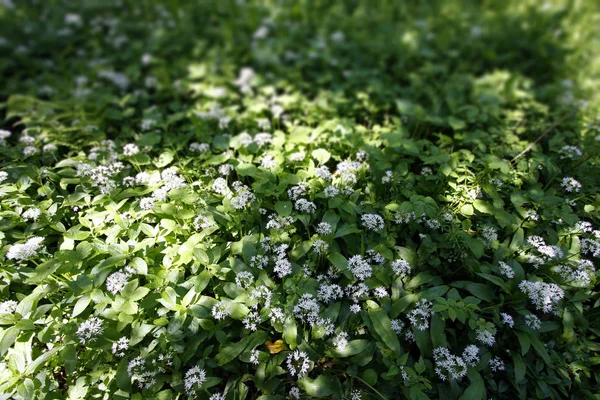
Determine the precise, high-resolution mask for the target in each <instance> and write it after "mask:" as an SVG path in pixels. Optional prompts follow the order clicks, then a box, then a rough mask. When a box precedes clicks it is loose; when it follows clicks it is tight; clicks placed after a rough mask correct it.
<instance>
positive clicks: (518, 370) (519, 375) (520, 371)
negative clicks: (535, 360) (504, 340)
mask: <svg viewBox="0 0 600 400" xmlns="http://www.w3.org/2000/svg"><path fill="white" fill-rule="evenodd" d="M512 359H513V362H514V363H515V383H517V384H519V383H521V381H522V380H523V379H525V373H526V372H527V367H526V365H525V362H523V359H522V358H521V356H520V355H519V353H513V356H512Z"/></svg>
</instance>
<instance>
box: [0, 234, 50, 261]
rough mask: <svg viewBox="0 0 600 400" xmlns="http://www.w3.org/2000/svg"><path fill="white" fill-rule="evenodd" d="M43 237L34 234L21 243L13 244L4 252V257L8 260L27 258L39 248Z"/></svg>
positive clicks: (35, 253) (33, 254)
mask: <svg viewBox="0 0 600 400" xmlns="http://www.w3.org/2000/svg"><path fill="white" fill-rule="evenodd" d="M43 241H44V238H42V237H40V236H34V237H32V238H31V239H29V240H27V241H26V242H25V243H22V244H13V245H12V246H10V248H9V249H8V251H7V252H6V258H7V259H9V260H27V259H29V258H31V257H33V256H35V255H37V252H38V250H39V248H40V245H41V244H42V242H43Z"/></svg>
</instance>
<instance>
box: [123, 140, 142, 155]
mask: <svg viewBox="0 0 600 400" xmlns="http://www.w3.org/2000/svg"><path fill="white" fill-rule="evenodd" d="M139 152H140V148H139V147H138V146H137V145H136V144H134V143H127V144H126V145H124V146H123V155H124V156H126V157H131V156H135V155H136V154H138V153H139Z"/></svg>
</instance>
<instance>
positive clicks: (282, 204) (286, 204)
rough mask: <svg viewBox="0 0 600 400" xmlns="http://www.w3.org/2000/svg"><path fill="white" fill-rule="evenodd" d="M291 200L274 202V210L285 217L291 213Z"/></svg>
mask: <svg viewBox="0 0 600 400" xmlns="http://www.w3.org/2000/svg"><path fill="white" fill-rule="evenodd" d="M292 209H293V207H292V202H291V201H278V202H277V203H275V211H277V214H279V215H280V216H282V217H287V216H288V215H290V214H291V213H292Z"/></svg>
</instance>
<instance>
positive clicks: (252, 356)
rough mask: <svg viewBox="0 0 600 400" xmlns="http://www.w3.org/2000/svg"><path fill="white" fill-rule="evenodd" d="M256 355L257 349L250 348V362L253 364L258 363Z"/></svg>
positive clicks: (257, 353) (257, 354)
mask: <svg viewBox="0 0 600 400" xmlns="http://www.w3.org/2000/svg"><path fill="white" fill-rule="evenodd" d="M258 356H259V352H258V350H256V349H252V350H251V351H250V362H251V363H252V364H254V365H258V363H259V361H258Z"/></svg>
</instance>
